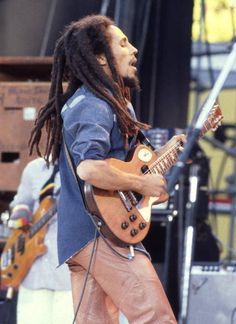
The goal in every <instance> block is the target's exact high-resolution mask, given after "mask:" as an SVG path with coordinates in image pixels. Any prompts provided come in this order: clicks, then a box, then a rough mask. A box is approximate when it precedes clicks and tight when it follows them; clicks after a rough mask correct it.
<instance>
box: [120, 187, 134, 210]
mask: <svg viewBox="0 0 236 324" xmlns="http://www.w3.org/2000/svg"><path fill="white" fill-rule="evenodd" d="M118 195H119V196H120V199H121V201H122V203H123V205H124V206H125V208H126V209H127V211H131V210H132V208H133V206H132V203H131V201H130V199H129V197H128V193H127V192H123V191H120V190H118Z"/></svg>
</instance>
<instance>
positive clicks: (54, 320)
mask: <svg viewBox="0 0 236 324" xmlns="http://www.w3.org/2000/svg"><path fill="white" fill-rule="evenodd" d="M53 171H54V168H53V166H52V165H50V166H49V168H48V167H47V166H46V162H45V161H44V159H42V158H39V159H35V160H33V161H31V162H29V163H28V164H27V165H26V167H25V169H24V170H23V173H22V177H21V182H20V185H19V187H18V190H17V193H16V195H15V197H14V199H13V201H12V202H11V204H10V207H11V209H12V213H11V220H10V223H11V224H12V225H13V224H21V223H22V224H23V223H24V224H25V223H26V222H28V223H30V222H32V216H33V215H34V214H35V213H36V211H37V210H38V207H39V200H40V199H43V197H46V195H47V194H49V190H50V194H53V193H52V192H51V190H53V188H54V193H55V194H58V190H59V187H60V179H59V173H58V172H56V170H55V172H54V173H53ZM49 180H50V181H49ZM48 181H49V182H48ZM47 182H48V183H47ZM45 184H47V185H46V186H45ZM42 201H43V200H42ZM44 208H45V205H44ZM42 217H43V216H42ZM21 219H22V220H24V222H21ZM40 237H41V235H40ZM56 237H57V216H56V213H55V215H54V216H53V217H52V218H51V219H50V220H49V222H48V230H47V232H46V235H45V239H44V244H45V245H46V247H47V252H46V253H45V254H43V255H42V256H40V257H38V258H37V259H36V260H35V261H34V263H33V264H32V266H31V268H30V269H29V272H28V273H27V275H26V277H25V278H24V280H23V281H22V283H21V285H20V287H19V289H18V300H17V324H42V323H45V324H60V323H61V324H66V323H68V324H71V322H72V320H73V306H72V298H71V284H70V276H69V271H68V269H67V268H66V267H65V266H62V267H61V268H57V265H58V258H57V243H56ZM40 242H41V241H39V242H38V244H40ZM31 247H32V245H31ZM28 249H29V246H28ZM24 252H25V253H24V255H29V254H30V253H33V251H27V246H26V250H25V251H24Z"/></svg>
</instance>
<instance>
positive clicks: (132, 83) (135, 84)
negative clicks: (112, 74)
mask: <svg viewBox="0 0 236 324" xmlns="http://www.w3.org/2000/svg"><path fill="white" fill-rule="evenodd" d="M123 82H124V85H125V86H126V87H128V88H130V89H134V90H138V91H139V90H140V82H139V78H138V76H137V75H135V76H134V77H132V78H131V77H124V78H123Z"/></svg>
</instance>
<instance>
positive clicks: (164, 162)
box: [148, 141, 183, 175]
mask: <svg viewBox="0 0 236 324" xmlns="http://www.w3.org/2000/svg"><path fill="white" fill-rule="evenodd" d="M182 146H183V143H182V142H181V141H178V142H177V143H176V144H175V145H174V146H173V147H171V148H170V149H169V150H167V151H166V152H165V153H164V154H162V155H161V156H160V157H159V158H158V159H157V160H156V161H155V162H154V163H153V164H152V165H150V166H149V170H148V172H149V173H153V174H155V173H159V174H162V175H164V174H165V173H166V172H167V171H168V170H169V169H170V168H171V167H172V166H173V165H174V164H175V163H176V162H177V160H178V155H179V149H180V147H182Z"/></svg>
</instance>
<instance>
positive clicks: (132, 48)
mask: <svg viewBox="0 0 236 324" xmlns="http://www.w3.org/2000/svg"><path fill="white" fill-rule="evenodd" d="M129 45H130V52H131V54H134V55H137V54H138V50H137V48H136V47H134V46H133V45H132V44H130V43H129Z"/></svg>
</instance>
